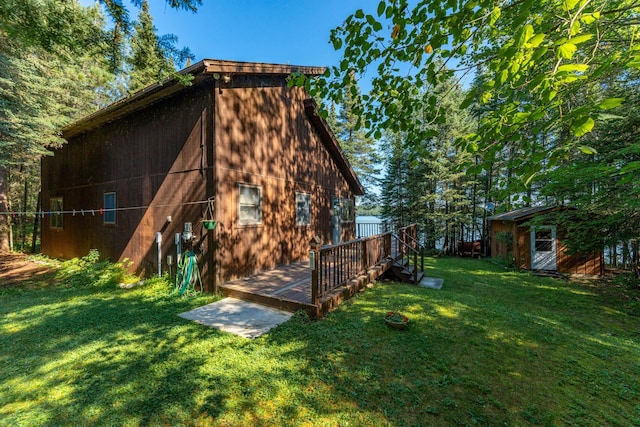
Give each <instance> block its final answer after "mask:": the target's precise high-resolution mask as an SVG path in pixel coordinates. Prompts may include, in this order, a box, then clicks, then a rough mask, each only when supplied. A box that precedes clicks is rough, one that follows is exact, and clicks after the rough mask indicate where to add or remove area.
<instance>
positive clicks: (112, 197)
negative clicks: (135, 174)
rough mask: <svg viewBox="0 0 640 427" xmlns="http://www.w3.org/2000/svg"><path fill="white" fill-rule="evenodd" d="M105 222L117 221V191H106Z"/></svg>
mask: <svg viewBox="0 0 640 427" xmlns="http://www.w3.org/2000/svg"><path fill="white" fill-rule="evenodd" d="M103 206H104V212H103V222H104V224H115V223H116V193H104V205H103Z"/></svg>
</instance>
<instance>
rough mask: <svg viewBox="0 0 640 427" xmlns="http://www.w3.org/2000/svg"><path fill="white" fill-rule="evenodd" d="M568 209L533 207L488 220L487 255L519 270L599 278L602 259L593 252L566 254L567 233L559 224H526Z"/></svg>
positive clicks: (602, 269)
mask: <svg viewBox="0 0 640 427" xmlns="http://www.w3.org/2000/svg"><path fill="white" fill-rule="evenodd" d="M561 209H568V208H566V207H563V206H534V207H526V208H522V209H516V210H513V211H510V212H505V213H502V214H499V215H494V216H491V217H489V218H488V220H489V225H490V229H491V232H490V236H491V255H492V256H493V257H496V258H503V259H507V260H509V261H512V262H513V263H514V264H515V265H516V266H517V267H518V268H520V269H523V270H542V271H555V272H558V273H566V274H589V275H601V274H603V272H604V256H603V254H602V252H596V253H573V254H572V253H570V252H569V251H568V249H567V245H566V243H565V241H566V239H567V232H566V230H564V229H563V227H562V226H561V225H558V224H555V223H553V222H550V221H551V220H546V221H548V222H546V223H545V222H544V221H543V223H542V224H541V225H535V226H533V225H530V224H529V223H530V221H531V220H532V219H534V218H535V217H537V216H544V215H548V214H550V213H552V212H554V211H558V210H561Z"/></svg>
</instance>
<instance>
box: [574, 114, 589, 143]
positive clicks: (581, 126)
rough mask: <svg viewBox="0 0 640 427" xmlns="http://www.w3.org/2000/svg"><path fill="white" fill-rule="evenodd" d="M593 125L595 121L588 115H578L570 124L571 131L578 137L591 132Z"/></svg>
mask: <svg viewBox="0 0 640 427" xmlns="http://www.w3.org/2000/svg"><path fill="white" fill-rule="evenodd" d="M594 125H595V122H594V121H593V119H592V118H591V117H589V116H583V117H580V118H578V119H577V120H576V121H575V122H573V124H572V125H571V133H572V134H573V136H575V137H576V138H580V137H581V136H583V135H586V134H587V133H589V132H591V130H593V126H594Z"/></svg>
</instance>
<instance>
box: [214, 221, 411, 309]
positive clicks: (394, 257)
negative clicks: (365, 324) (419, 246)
mask: <svg viewBox="0 0 640 427" xmlns="http://www.w3.org/2000/svg"><path fill="white" fill-rule="evenodd" d="M409 232H412V233H413V234H411V233H409ZM398 234H399V235H400V236H401V237H400V238H398V237H395V236H394V239H395V240H394V239H392V233H391V232H386V233H383V234H377V235H373V236H369V237H365V238H361V239H357V240H353V241H350V242H345V243H341V244H338V245H325V246H320V245H319V244H318V243H317V242H316V244H315V245H312V248H311V249H312V250H311V253H312V254H313V255H314V259H315V270H313V271H312V269H311V266H310V262H309V261H308V260H305V261H299V262H294V263H291V264H289V265H285V266H281V267H277V268H274V269H272V270H269V271H265V272H262V273H258V274H254V275H251V276H248V277H243V278H241V279H237V280H231V281H229V282H226V283H224V284H222V285H220V286H219V287H218V288H219V290H220V291H221V292H222V294H223V295H225V296H230V297H235V298H239V299H244V300H248V301H253V302H257V303H260V304H264V305H268V306H272V307H276V308H280V309H282V310H287V311H291V312H295V311H298V310H304V311H306V312H307V313H308V314H309V316H311V317H322V316H324V315H325V314H326V313H327V312H329V311H331V310H332V309H333V308H335V307H336V306H338V305H339V304H340V303H341V302H342V301H343V300H345V299H348V298H350V297H351V296H353V295H354V294H355V293H357V292H359V291H360V290H361V289H362V288H363V287H365V286H366V285H368V284H369V283H372V282H375V281H376V280H377V279H378V278H379V277H380V276H382V275H383V274H384V273H385V272H386V271H387V270H389V269H391V268H393V269H394V274H396V272H395V270H396V268H397V266H398V265H397V262H398V261H399V260H401V261H402V263H403V264H402V265H409V261H410V260H409V258H408V257H407V250H409V251H413V252H412V254H413V259H412V261H413V265H415V266H418V262H417V261H418V258H417V256H418V255H417V254H418V252H417V251H416V250H415V249H411V248H412V246H411V245H414V243H417V241H416V240H415V238H414V237H412V236H414V235H415V225H411V226H409V227H405V228H403V229H400V231H399V233H398ZM396 240H397V241H396ZM318 241H319V239H318ZM399 242H400V243H402V244H403V245H404V246H403V248H404V249H403V250H400V249H401V246H400V243H399ZM414 246H415V245H414ZM407 248H408V249H407ZM405 258H407V259H406V260H405ZM421 259H423V255H421ZM405 261H406V263H405ZM394 264H395V265H394ZM421 269H423V267H421ZM400 270H404V267H401V268H400ZM416 271H417V270H416ZM406 276H407V277H406V279H407V280H409V279H411V277H412V276H410V275H409V274H406ZM417 277H418V276H417V273H416V276H415V278H417ZM402 280H403V281H404V280H405V278H404V277H403V278H402ZM414 281H415V280H414Z"/></svg>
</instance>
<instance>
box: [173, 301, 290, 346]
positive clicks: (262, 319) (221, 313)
mask: <svg viewBox="0 0 640 427" xmlns="http://www.w3.org/2000/svg"><path fill="white" fill-rule="evenodd" d="M292 315H293V313H289V312H287V311H282V310H278V309H277V308H272V307H266V306H264V305H260V304H256V303H252V302H247V301H242V300H239V299H236V298H224V299H221V300H220V301H216V302H213V303H211V304H207V305H205V306H203V307H199V308H196V309H194V310H191V311H187V312H184V313H180V314H178V316H180V317H182V318H185V319H188V320H193V321H195V322H198V323H200V324H202V325H206V326H209V327H212V328H216V329H220V330H221V331H225V332H229V333H231V334H235V335H240V336H241V337H245V338H256V337H259V336H260V335H263V334H266V333H267V332H269V331H270V330H271V329H273V328H274V327H276V326H277V325H279V324H280V323H283V322H286V321H287V320H289V319H290V318H291V316H292Z"/></svg>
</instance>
